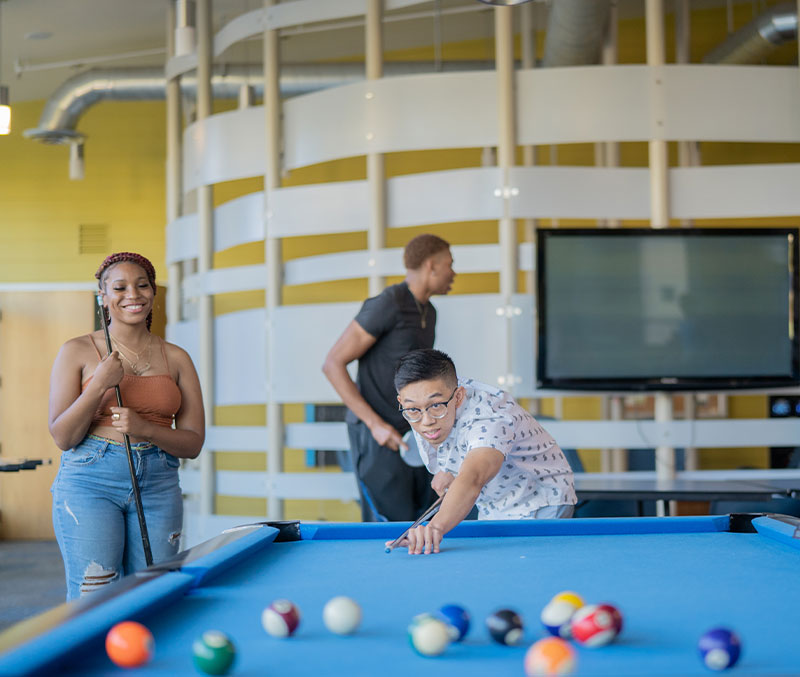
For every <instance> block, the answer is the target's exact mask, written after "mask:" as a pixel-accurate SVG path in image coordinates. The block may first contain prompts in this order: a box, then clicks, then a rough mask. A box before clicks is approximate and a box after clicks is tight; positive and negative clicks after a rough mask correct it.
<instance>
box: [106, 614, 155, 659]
mask: <svg viewBox="0 0 800 677" xmlns="http://www.w3.org/2000/svg"><path fill="white" fill-rule="evenodd" d="M154 649H155V641H154V640H153V634H152V633H151V632H150V631H149V630H148V629H147V628H146V627H144V626H143V625H142V624H141V623H137V622H136V621H123V622H122V623H117V624H116V625H115V626H114V627H112V628H111V630H109V631H108V634H107V635H106V653H107V654H108V657H109V658H110V659H111V660H112V661H113V662H114V663H116V664H117V665H119V666H120V667H121V668H135V667H138V666H140V665H144V664H145V663H147V661H149V660H150V659H151V658H152V657H153V650H154Z"/></svg>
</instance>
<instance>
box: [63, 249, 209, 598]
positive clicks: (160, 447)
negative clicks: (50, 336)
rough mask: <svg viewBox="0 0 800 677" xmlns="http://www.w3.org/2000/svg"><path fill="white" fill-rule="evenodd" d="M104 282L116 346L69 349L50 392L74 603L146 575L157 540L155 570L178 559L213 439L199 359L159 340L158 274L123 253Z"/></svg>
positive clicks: (89, 338)
mask: <svg viewBox="0 0 800 677" xmlns="http://www.w3.org/2000/svg"><path fill="white" fill-rule="evenodd" d="M95 277H97V279H98V283H99V295H100V300H101V302H102V312H103V314H104V328H105V329H106V331H107V332H108V334H107V340H104V336H103V333H104V332H103V331H96V332H94V333H92V334H87V335H84V336H79V337H77V338H73V339H71V340H69V341H67V342H66V343H65V344H64V345H63V346H62V348H61V350H60V351H59V353H58V356H57V357H56V360H55V363H54V365H53V371H52V375H51V380H50V416H49V418H50V434H51V435H52V436H53V439H54V440H55V442H56V444H57V445H58V446H59V447H60V448H61V449H63V450H64V452H63V454H62V455H61V466H60V468H59V471H58V475H57V476H56V480H55V482H54V483H53V487H52V492H53V525H54V528H55V532H56V538H57V540H58V544H59V547H60V548H61V554H62V557H63V559H64V568H65V572H66V577H67V599H72V598H74V597H78V596H79V595H83V594H85V593H88V592H91V591H93V590H97V589H98V588H101V587H102V586H104V585H106V584H108V583H111V582H112V581H115V580H117V579H118V578H120V577H121V576H123V575H125V574H128V573H131V572H133V571H136V570H137V569H141V568H143V566H144V565H145V564H146V563H147V559H148V557H149V554H150V553H149V549H150V546H149V543H148V531H149V532H150V534H152V539H151V540H152V558H153V560H154V561H155V562H158V561H162V560H164V559H168V558H170V557H173V556H174V555H175V554H176V553H177V551H178V547H179V545H180V534H181V524H182V516H183V515H182V513H183V504H182V497H181V490H180V486H179V484H178V467H179V465H180V462H179V459H180V458H195V457H196V456H197V455H198V454H199V453H200V449H201V448H202V446H203V441H204V438H205V421H204V413H203V405H202V395H201V392H200V383H199V380H198V378H197V373H196V372H195V368H194V365H193V364H192V361H191V358H190V357H189V355H188V354H187V353H186V352H185V351H184V350H182V349H181V348H179V347H178V346H175V345H173V344H170V343H167V342H166V341H164V340H163V339H161V338H159V337H157V336H153V335H152V334H151V333H150V324H151V322H152V314H153V300H154V298H155V294H156V283H155V269H154V268H153V265H152V264H151V263H150V261H148V260H147V259H146V258H145V257H143V256H141V255H139V254H134V253H131V252H121V253H118V254H113V255H111V256H109V257H108V258H106V259H105V260H104V261H103V263H102V264H101V266H100V268H99V269H98V271H97V273H96V275H95ZM106 346H108V347H110V348H111V350H110V351H109V350H108V349H107V347H106ZM129 451H130V460H129V456H128V453H129ZM133 477H136V478H138V484H139V485H140V486H141V506H140V507H139V509H138V510H137V506H135V505H134V504H133V503H132V502H131V501H130V500H129V497H130V495H131V489H132V488H133V490H134V495H135V494H136V493H138V487H137V484H136V482H135V481H133ZM136 502H137V503H138V502H139V501H136ZM137 512H138V513H141V514H137ZM145 517H146V520H147V521H146V524H147V525H148V526H147V527H145ZM143 545H144V548H143V547H142V546H143ZM145 553H147V554H145Z"/></svg>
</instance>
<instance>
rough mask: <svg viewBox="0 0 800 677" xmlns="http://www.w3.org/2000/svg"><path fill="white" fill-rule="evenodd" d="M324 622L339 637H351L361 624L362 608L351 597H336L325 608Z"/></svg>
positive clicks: (323, 611) (323, 610) (323, 613)
mask: <svg viewBox="0 0 800 677" xmlns="http://www.w3.org/2000/svg"><path fill="white" fill-rule="evenodd" d="M322 621H323V623H325V627H326V628H328V630H330V631H331V632H335V633H336V634H337V635H351V634H352V633H354V632H355V631H356V630H358V626H359V625H360V624H361V607H360V606H359V605H358V602H356V601H355V600H353V599H351V598H350V597H344V596H340V597H334V598H333V599H331V600H329V601H328V603H327V604H326V605H325V606H324V607H323V609H322Z"/></svg>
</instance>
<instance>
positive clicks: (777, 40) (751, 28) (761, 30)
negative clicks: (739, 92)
mask: <svg viewBox="0 0 800 677" xmlns="http://www.w3.org/2000/svg"><path fill="white" fill-rule="evenodd" d="M791 40H797V3H795V2H785V3H782V4H780V5H776V6H775V7H773V8H772V9H770V10H769V11H767V12H765V13H764V14H762V15H761V16H758V17H756V18H755V19H754V20H753V21H751V22H750V23H749V24H747V25H746V26H744V27H743V28H742V29H740V30H738V31H736V32H735V33H733V34H732V35H731V36H730V37H729V38H728V39H727V40H725V42H723V43H722V44H721V45H719V46H718V47H716V48H715V49H713V50H712V51H711V52H709V53H708V55H707V56H706V57H705V59H703V61H705V62H706V63H728V64H737V63H738V64H745V63H759V62H760V61H761V60H762V59H763V58H764V57H765V56H767V55H768V54H769V53H770V52H772V51H773V50H774V49H775V48H776V47H779V46H780V45H782V44H784V43H786V42H789V41H791Z"/></svg>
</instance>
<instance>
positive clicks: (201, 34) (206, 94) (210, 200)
mask: <svg viewBox="0 0 800 677" xmlns="http://www.w3.org/2000/svg"><path fill="white" fill-rule="evenodd" d="M211 16H212V14H211V0H198V3H197V124H199V125H202V124H205V121H206V120H207V119H208V118H209V117H211V114H212V103H213V100H212V96H213V93H212V89H211V60H212V50H213V48H212V43H213V26H212V21H211ZM197 217H198V222H199V232H198V236H199V240H200V241H199V247H198V255H197V273H198V275H199V276H200V277H201V278H203V277H206V276H208V274H209V273H210V272H211V270H212V269H213V267H214V188H213V186H207V185H202V186H198V188H197ZM201 287H203V288H204V287H205V285H202V284H201ZM198 325H199V334H200V336H199V338H200V341H199V344H200V345H199V358H198V360H199V364H198V369H197V371H198V375H199V376H200V383H201V384H202V386H203V409H204V410H205V416H206V426H213V425H214V300H213V298H212V296H211V295H210V294H209V293H208V292H207V291H205V289H203V291H202V292H201V293H200V296H199V298H198ZM200 481H201V489H200V512H201V514H202V515H204V516H208V515H213V514H214V497H215V494H216V482H215V463H214V451H213V450H211V449H205V450H204V452H203V453H202V454H201V455H200Z"/></svg>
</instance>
